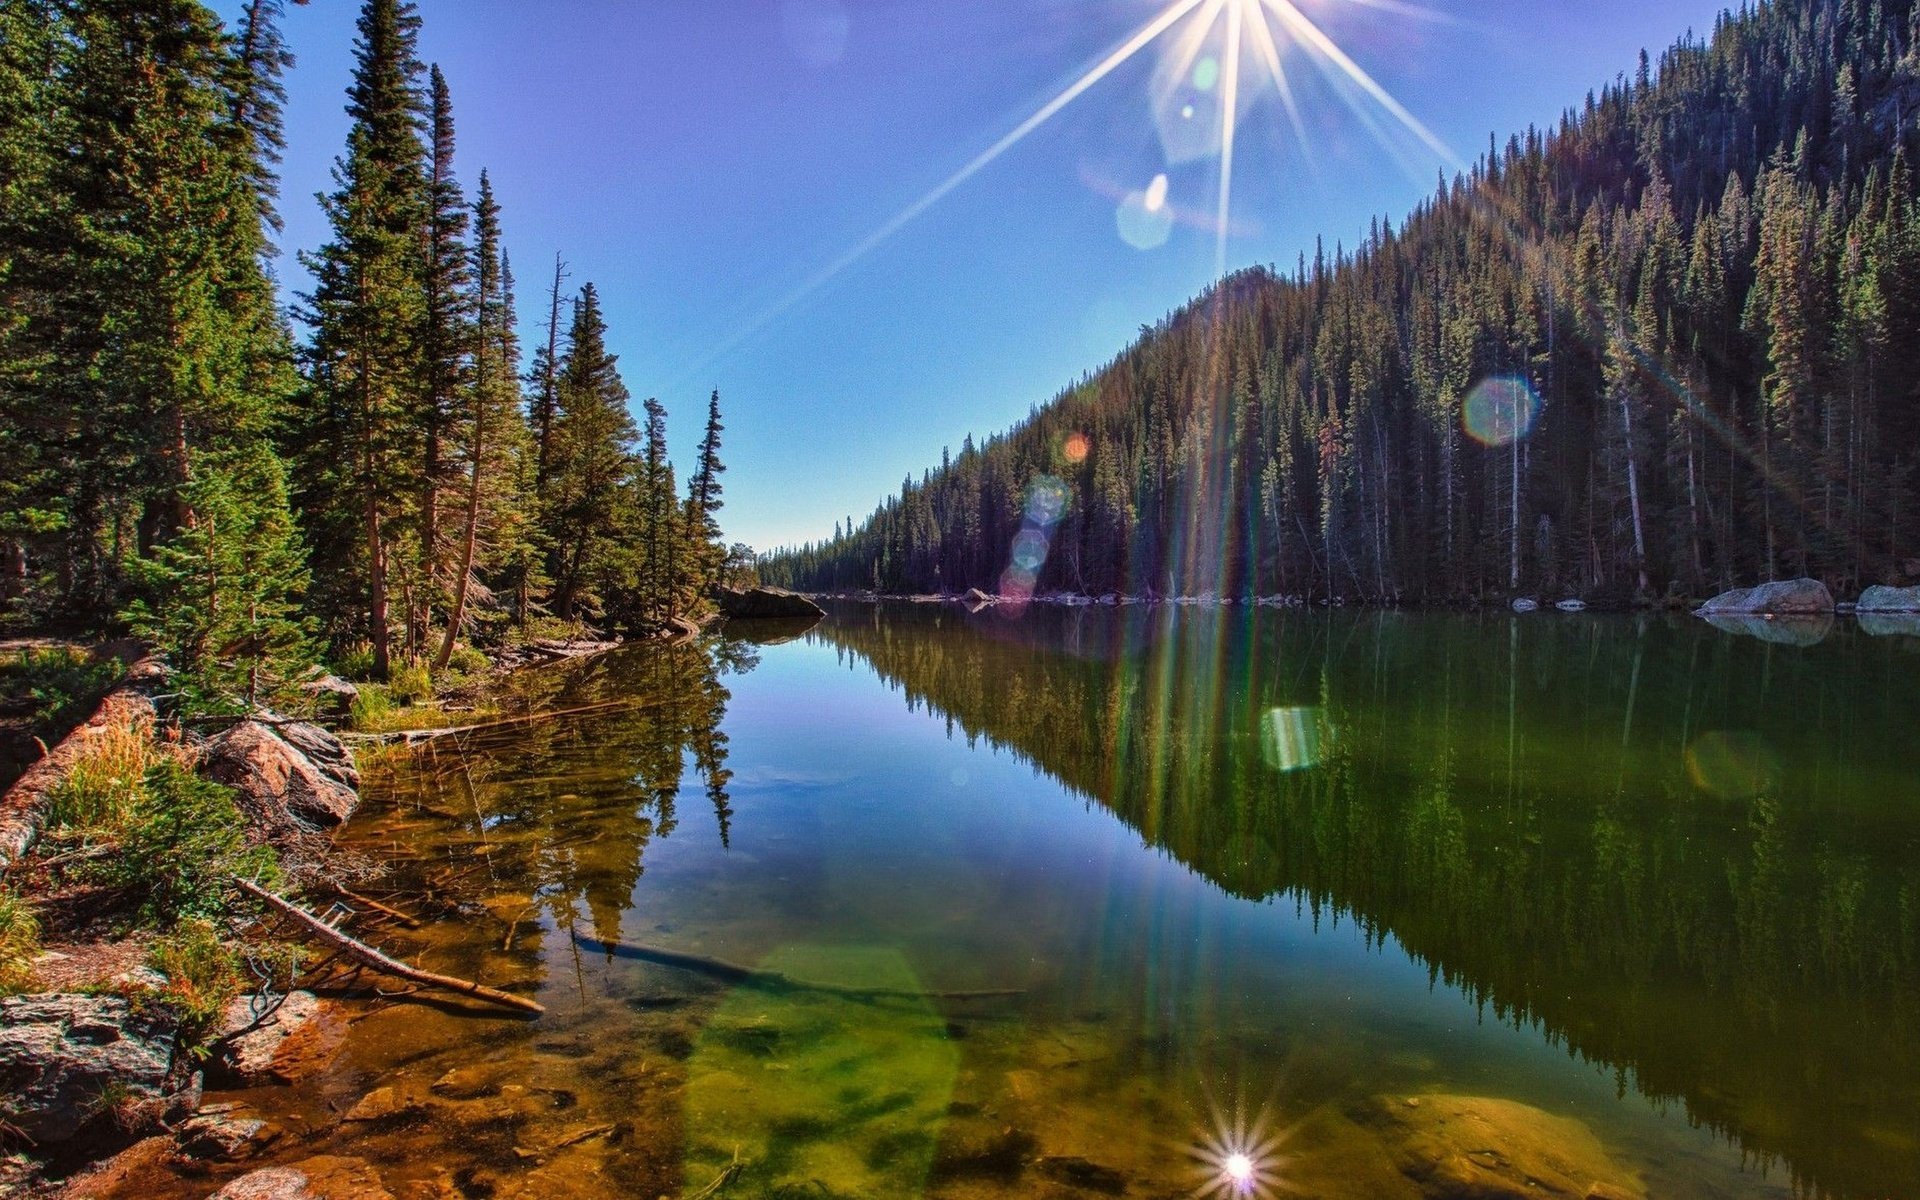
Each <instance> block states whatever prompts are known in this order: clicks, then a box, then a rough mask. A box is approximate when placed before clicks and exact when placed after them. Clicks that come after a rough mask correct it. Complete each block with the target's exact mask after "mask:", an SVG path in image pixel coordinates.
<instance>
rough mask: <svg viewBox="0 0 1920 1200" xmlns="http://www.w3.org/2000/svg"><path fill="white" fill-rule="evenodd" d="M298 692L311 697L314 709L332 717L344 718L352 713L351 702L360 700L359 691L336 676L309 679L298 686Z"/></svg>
mask: <svg viewBox="0 0 1920 1200" xmlns="http://www.w3.org/2000/svg"><path fill="white" fill-rule="evenodd" d="M300 690H301V691H302V692H304V693H305V694H307V695H309V696H311V697H313V702H314V706H315V707H316V708H318V709H319V710H320V711H321V712H323V713H326V714H327V715H328V716H333V717H344V716H346V715H347V713H349V712H351V711H352V709H353V702H354V701H355V700H358V699H359V698H360V689H359V688H357V687H355V686H353V685H352V684H351V683H348V682H347V681H346V680H344V679H342V678H340V677H339V676H338V675H322V676H321V677H320V678H318V679H310V680H308V681H307V682H305V683H303V684H301V685H300Z"/></svg>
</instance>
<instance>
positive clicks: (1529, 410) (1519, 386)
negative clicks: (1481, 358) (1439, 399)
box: [1460, 375, 1540, 446]
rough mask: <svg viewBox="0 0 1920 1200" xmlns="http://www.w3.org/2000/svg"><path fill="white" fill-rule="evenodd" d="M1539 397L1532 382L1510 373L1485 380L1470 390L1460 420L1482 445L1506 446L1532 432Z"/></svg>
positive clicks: (1537, 414) (1468, 434) (1468, 433)
mask: <svg viewBox="0 0 1920 1200" xmlns="http://www.w3.org/2000/svg"><path fill="white" fill-rule="evenodd" d="M1539 415H1540V397H1539V395H1538V394H1537V393H1536V392H1535V391H1534V390H1533V385H1532V384H1530V383H1528V382H1527V381H1526V380H1524V379H1521V378H1518V377H1516V376H1511V375H1503V376H1497V377H1495V378H1492V379H1483V380H1481V381H1480V382H1479V383H1476V384H1474V385H1473V390H1472V391H1470V392H1468V393H1467V401H1466V404H1465V405H1464V406H1462V408H1461V412H1460V423H1461V424H1462V425H1463V426H1465V427H1466V431H1467V436H1469V437H1471V438H1472V439H1473V440H1474V441H1476V442H1479V443H1480V444H1481V445H1483V446H1507V445H1511V444H1513V443H1514V442H1517V441H1520V440H1521V439H1523V438H1525V437H1526V436H1527V434H1528V433H1530V432H1532V431H1533V422H1534V419H1535V418H1536V417H1538V416H1539Z"/></svg>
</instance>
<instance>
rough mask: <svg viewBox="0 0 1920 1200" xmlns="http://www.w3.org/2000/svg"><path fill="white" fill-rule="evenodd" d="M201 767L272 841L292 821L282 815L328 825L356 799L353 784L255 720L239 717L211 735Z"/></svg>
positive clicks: (350, 812) (342, 819)
mask: <svg viewBox="0 0 1920 1200" xmlns="http://www.w3.org/2000/svg"><path fill="white" fill-rule="evenodd" d="M289 728H291V727H289ZM201 770H202V772H203V773H204V774H205V775H206V776H207V777H208V778H210V779H213V780H215V781H217V782H219V783H224V784H226V785H227V786H228V787H231V788H233V789H235V790H236V791H238V792H239V793H240V808H241V811H242V812H243V813H245V814H246V815H247V818H248V820H249V822H250V823H252V824H254V825H255V826H256V827H258V828H260V829H261V830H262V831H263V832H264V833H265V834H266V836H267V837H268V838H270V839H272V838H275V837H276V836H277V835H278V834H280V833H283V832H285V831H286V827H287V826H288V825H289V824H290V822H288V821H287V820H285V819H284V817H283V814H284V816H285V817H291V818H292V819H293V820H294V821H297V822H299V823H300V824H303V825H306V826H308V827H311V828H317V829H330V828H332V827H333V826H336V825H340V824H342V823H343V822H345V821H346V819H347V818H348V817H351V816H352V815H353V810H354V809H355V808H356V807H358V806H359V803H360V797H359V794H358V793H356V792H355V791H354V790H353V789H352V788H351V787H349V786H347V785H346V784H345V783H342V782H341V781H340V779H339V778H336V777H335V775H332V774H329V773H328V772H326V771H324V770H322V769H321V768H320V766H319V765H317V764H316V763H315V762H314V761H313V760H312V759H311V758H308V757H307V756H306V755H305V754H302V753H301V752H300V751H299V750H298V749H296V748H295V747H294V746H293V745H292V744H291V743H289V742H287V741H285V740H284V739H282V738H281V737H280V735H279V734H276V733H275V732H274V731H273V730H272V729H271V728H270V727H268V726H266V725H262V724H261V723H260V722H258V721H242V722H241V723H240V724H238V725H235V726H234V727H233V728H232V729H229V730H227V731H226V732H225V733H223V734H221V735H220V736H219V737H217V738H215V739H214V740H213V741H212V742H211V743H210V744H209V745H208V747H207V752H206V757H205V759H204V760H203V762H202V765H201Z"/></svg>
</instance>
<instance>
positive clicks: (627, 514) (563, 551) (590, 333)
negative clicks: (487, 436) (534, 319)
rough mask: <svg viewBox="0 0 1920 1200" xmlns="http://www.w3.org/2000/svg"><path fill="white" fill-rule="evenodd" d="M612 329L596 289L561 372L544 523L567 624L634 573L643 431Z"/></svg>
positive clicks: (579, 310) (581, 308)
mask: <svg viewBox="0 0 1920 1200" xmlns="http://www.w3.org/2000/svg"><path fill="white" fill-rule="evenodd" d="M606 334H607V326H606V322H605V321H604V320H603V319H602V318H601V315H600V296H599V293H598V292H597V291H595V290H594V287H593V285H592V284H588V285H587V286H586V287H585V288H583V289H582V290H581V292H580V298H579V300H577V301H576V302H575V303H574V306H573V328H572V332H571V334H570V335H569V337H568V339H567V341H568V349H567V354H566V358H565V360H564V361H563V363H562V364H561V368H560V371H559V395H558V412H557V414H556V415H555V418H554V424H553V432H552V439H553V445H552V464H551V467H550V476H549V479H548V483H547V493H546V496H545V499H544V511H543V513H542V519H543V520H544V522H545V524H546V526H547V529H548V531H549V533H550V535H551V539H552V545H553V547H554V561H553V562H552V563H551V564H550V570H549V574H550V575H551V576H552V577H553V580H554V595H553V600H552V604H551V607H552V609H553V612H554V614H555V615H556V616H558V617H560V618H562V619H563V620H570V619H572V618H574V617H576V616H578V615H579V614H580V613H581V612H582V611H583V610H589V611H590V610H592V609H595V608H598V607H599V606H600V605H601V604H602V603H603V602H604V601H605V600H606V598H607V596H608V595H609V594H611V593H612V592H614V591H615V590H616V589H618V588H621V587H623V586H626V585H627V583H628V581H630V580H631V579H632V578H633V576H634V572H635V565H634V563H633V555H632V552H631V549H630V543H629V541H628V539H629V538H630V537H631V536H632V530H633V529H635V528H636V526H637V525H638V524H639V522H638V521H637V520H635V519H634V516H633V514H634V513H635V512H636V511H637V506H636V504H635V490H636V481H637V480H638V479H639V470H640V466H639V463H638V461H637V460H636V458H635V455H634V443H635V441H636V440H637V439H638V437H639V431H638V430H637V429H636V428H635V427H634V424H633V417H632V415H631V414H630V413H629V412H628V411H627V404H628V401H629V399H630V397H629V395H628V392H627V386H626V384H625V383H624V382H622V381H621V379H620V371H619V366H618V360H617V359H616V358H615V356H614V355H612V354H611V353H609V352H608V351H607V344H606Z"/></svg>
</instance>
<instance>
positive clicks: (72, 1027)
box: [0, 995, 176, 1145]
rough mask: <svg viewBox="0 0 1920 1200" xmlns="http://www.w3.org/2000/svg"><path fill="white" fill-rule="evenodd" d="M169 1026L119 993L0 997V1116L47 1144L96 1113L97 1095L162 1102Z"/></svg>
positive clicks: (69, 1134)
mask: <svg viewBox="0 0 1920 1200" xmlns="http://www.w3.org/2000/svg"><path fill="white" fill-rule="evenodd" d="M175 1032H176V1030H175V1025H174V1021H173V1020H172V1018H171V1017H169V1016H168V1015H167V1014H166V1013H165V1012H164V1011H162V1010H159V1009H156V1008H140V1009H136V1008H135V1007H134V1006H133V1005H131V1004H129V1003H128V1002H127V1001H126V1000H125V999H123V998H122V997H119V996H71V995H39V996H16V997H12V998H9V999H5V1000H0V1119H4V1121H5V1123H6V1124H7V1125H9V1126H11V1127H12V1129H13V1131H14V1132H15V1133H18V1134H22V1135H24V1136H26V1137H28V1138H30V1139H32V1140H33V1141H34V1142H35V1143H38V1144H40V1145H50V1144H52V1143H55V1142H62V1141H66V1140H68V1139H70V1138H72V1137H73V1136H74V1135H75V1134H76V1133H78V1132H79V1131H80V1129H81V1127H82V1126H84V1125H86V1124H87V1123H88V1122H90V1121H92V1120H93V1119H94V1118H95V1117H97V1116H100V1115H101V1114H102V1111H103V1108H104V1106H103V1105H102V1103H101V1097H102V1096H103V1095H106V1094H109V1093H118V1095H119V1096H120V1097H121V1104H122V1105H123V1106H126V1105H141V1106H144V1105H148V1104H152V1105H159V1106H162V1107H164V1106H165V1105H166V1104H167V1099H166V1093H167V1087H166V1084H167V1077H168V1072H169V1070H170V1069H171V1067H172V1066H173V1043H174V1035H175ZM152 1115H153V1116H159V1115H161V1114H160V1113H158V1112H155V1113H154V1114H152ZM127 1140H130V1139H127ZM122 1144H124V1142H123V1143H122Z"/></svg>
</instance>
